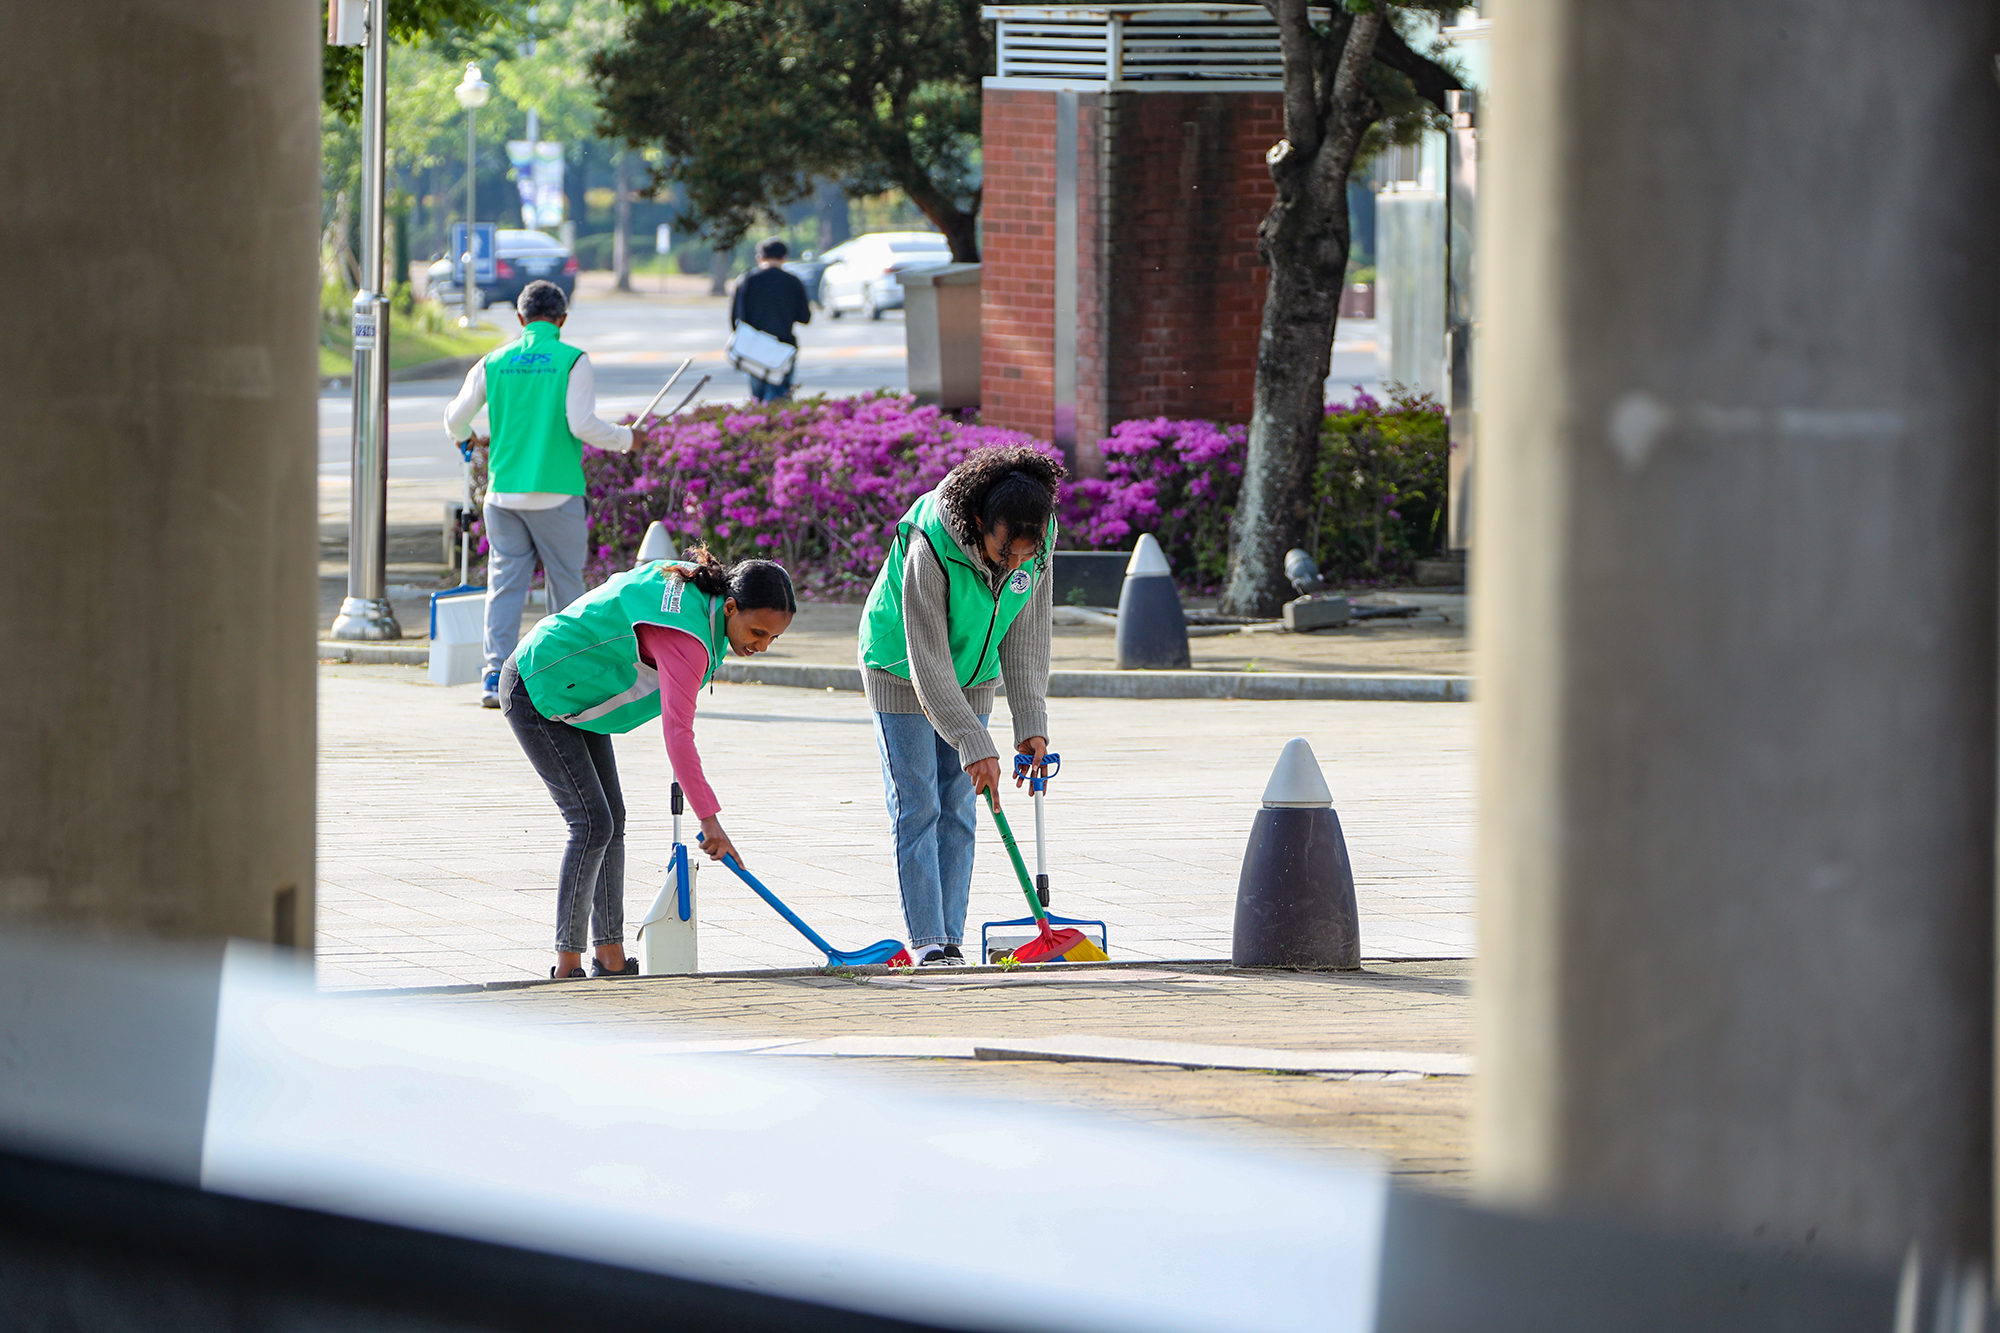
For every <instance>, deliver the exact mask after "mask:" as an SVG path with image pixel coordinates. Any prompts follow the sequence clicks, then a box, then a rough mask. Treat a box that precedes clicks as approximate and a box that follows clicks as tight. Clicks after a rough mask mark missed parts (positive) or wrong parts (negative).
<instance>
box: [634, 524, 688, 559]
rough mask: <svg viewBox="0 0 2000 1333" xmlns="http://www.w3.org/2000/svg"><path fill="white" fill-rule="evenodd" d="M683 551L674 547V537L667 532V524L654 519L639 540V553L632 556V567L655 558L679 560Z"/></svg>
mask: <svg viewBox="0 0 2000 1333" xmlns="http://www.w3.org/2000/svg"><path fill="white" fill-rule="evenodd" d="M680 558H681V553H680V552H679V551H677V550H675V549H674V539H673V538H672V537H671V536H669V535H668V534H667V525H666V524H664V523H662V522H660V521H659V520H658V519H654V520H653V522H652V523H651V524H650V525H648V526H647V528H646V535H645V536H644V537H643V538H641V539H640V541H639V554H638V555H636V556H634V557H633V558H632V568H634V569H637V568H638V567H639V566H641V565H643V564H647V563H649V562H651V561H654V560H678V559H680Z"/></svg>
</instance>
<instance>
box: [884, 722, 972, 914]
mask: <svg viewBox="0 0 2000 1333" xmlns="http://www.w3.org/2000/svg"><path fill="white" fill-rule="evenodd" d="M979 722H980V725H981V726H984V725H985V723H986V718H985V717H983V716H982V717H981V718H980V719H979ZM875 744H876V746H877V748H879V749H880V750H881V753H882V787H883V790H884V792H885V794H886V795H887V796H888V800H889V822H890V824H891V825H893V826H894V828H895V831H896V887H897V888H898V889H900V890H901V891H902V895H903V924H904V925H906V926H908V927H909V931H910V946H911V947H912V948H915V949H924V948H928V947H929V946H931V945H933V944H957V943H958V942H959V941H960V940H961V939H963V938H964V935H965V905H966V903H967V902H968V901H969V900H970V899H971V897H972V847H973V842H974V839H975V836H976V835H977V833H978V831H979V807H978V802H977V801H975V800H974V799H973V795H972V779H971V778H969V777H967V776H966V774H965V770H964V769H963V768H961V767H960V766H959V763H958V751H957V750H954V749H953V748H952V747H951V746H949V745H947V744H945V742H944V738H943V737H941V736H939V735H938V734H937V732H936V731H935V730H934V729H933V728H932V727H931V720H930V719H929V718H927V717H925V716H924V715H923V714H922V713H877V714H875Z"/></svg>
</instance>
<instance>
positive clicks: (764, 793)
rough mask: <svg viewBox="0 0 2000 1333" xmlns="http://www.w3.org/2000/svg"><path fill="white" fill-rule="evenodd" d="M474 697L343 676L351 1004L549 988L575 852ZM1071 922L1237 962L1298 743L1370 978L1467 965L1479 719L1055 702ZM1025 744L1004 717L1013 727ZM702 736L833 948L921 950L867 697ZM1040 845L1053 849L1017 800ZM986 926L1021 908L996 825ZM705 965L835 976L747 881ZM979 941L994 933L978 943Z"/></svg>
mask: <svg viewBox="0 0 2000 1333" xmlns="http://www.w3.org/2000/svg"><path fill="white" fill-rule="evenodd" d="M477 693H478V687H477V686H473V685H466V686H457V687H453V688H451V689H440V688H437V687H434V686H432V685H430V684H429V682H428V679H427V678H426V677H425V676H424V674H423V673H422V672H421V671H418V670H415V669H412V668H408V667H366V666H332V665H329V666H322V667H321V669H320V719H321V721H320V779H319V800H320V822H319V915H318V921H319V954H318V962H319V974H320V978H321V983H322V984H323V985H326V986H332V987H352V986H417V985H437V984H444V983H453V982H487V981H498V980H508V979H527V978H532V977H539V976H545V975H546V974H547V968H548V964H549V961H550V959H549V957H548V954H549V951H550V949H551V948H552V937H553V932H554V926H553V922H554V890H553V887H552V884H553V880H554V871H555V866H556V862H557V859H558V857H559V855H560V852H561V847H562V841H563V830H562V824H561V821H560V819H559V818H558V817H557V815H556V813H555V809H554V806H553V805H552V804H551V802H550V801H549V798H548V794H547V792H546V791H545V790H544V789H543V787H542V785H541V783H540V781H539V780H538V779H537V778H536V777H535V775H534V773H533V771H532V770H531V769H530V768H529V767H528V765H527V763H526V762H525V761H524V760H523V759H522V758H521V755H520V752H519V750H518V748H517V747H516V746H515V743H514V739H513V736H512V734H511V733H510V732H509V731H508V730H507V726H506V722H505V720H504V719H502V718H501V717H500V715H499V714H498V713H497V712H492V711H488V710H484V709H481V708H479V707H478V706H477V703H476V699H477ZM1050 715H1051V731H1052V733H1053V735H1052V737H1051V739H1052V740H1053V742H1054V744H1055V746H1056V748H1057V749H1058V750H1059V751H1061V752H1062V753H1063V755H1064V762H1065V770H1064V772H1063V774H1062V776H1061V777H1060V778H1059V779H1058V780H1057V782H1056V783H1055V785H1054V786H1053V787H1052V789H1051V791H1052V794H1051V796H1050V798H1049V806H1048V808H1049V816H1050V829H1049V854H1050V859H1051V865H1050V874H1051V877H1052V880H1053V882H1054V886H1055V894H1056V897H1055V903H1056V907H1057V910H1058V911H1060V912H1062V913H1063V914H1065V915H1070V916H1082V917H1092V918H1102V919H1104V920H1105V921H1107V922H1109V923H1110V930H1111V946H1112V956H1113V957H1114V958H1116V959H1120V960H1158V959H1190V958H1206V959H1219V958H1225V957H1227V955H1228V950H1229V936H1230V930H1231V925H1232V920H1233V914H1234V910H1235V894H1236V881H1237V876H1238V873H1239V871H1240V868H1241V863H1242V857H1243V850H1244V846H1245V842H1246V840H1247V837H1248V834H1249V828H1250V821H1251V819H1252V817H1253V816H1254V815H1255V813H1256V811H1257V808H1258V796H1259V794H1260V793H1261V792H1262V791H1263V788H1264V783H1265V781H1266V780H1267V779H1268V777H1269V774H1270V770H1271V766H1272V765H1273V764H1274V763H1275V762H1276V760H1277V755H1278V751H1279V749H1280V748H1281V747H1282V746H1283V744H1284V742H1285V741H1286V740H1288V739H1290V738H1291V737H1293V736H1300V735H1303V736H1305V737H1307V738H1308V739H1309V740H1311V741H1312V743H1313V747H1314V749H1315V751H1316V752H1317V753H1318V755H1319V758H1320V762H1321V765H1322V767H1323V768H1324V770H1325V772H1326V777H1327V781H1328V783H1329V784H1330V786H1331V787H1332V790H1333V793H1334V802H1335V806H1336V808H1337V809H1338V811H1339V812H1340V816H1341V821H1342V824H1343V826H1344V828H1345V830H1346V837H1347V843H1348V849H1349V852H1350V855H1351V856H1352V858H1353V864H1354V870H1355V879H1356V884H1357V891H1358V895H1359V900H1360V908H1361V928H1362V952H1363V956H1364V957H1368V958H1432V957H1468V956H1470V955H1471V953H1472V952H1473V945H1474V936H1473V926H1472V908H1473V903H1472V864H1471V855H1472V824H1473V810H1472V799H1471V791H1472V763H1471V758H1472V756H1471V723H1472V715H1471V711H1470V710H1469V709H1465V708H1457V707H1451V706H1449V705H1438V704H1412V703H1320V702H1311V703H1277V702H1253V701H1248V700H1220V701H1218V700H1199V699H1175V700H1145V701H1137V700H1116V699H1056V700H1052V701H1051V706H1050ZM994 728H995V730H996V732H997V733H999V734H1000V735H1001V736H1002V737H1003V738H1004V737H1006V736H1008V735H1011V730H1010V729H1009V723H1008V722H1007V720H1006V710H1005V706H1004V704H1003V705H1002V707H1001V709H1000V710H999V712H998V714H997V715H996V717H995V719H994ZM696 735H697V737H698V738H699V740H700V744H701V749H702V757H703V760H704V763H705V765H706V767H707V770H708V774H709V778H710V781H711V782H712V783H713V784H714V785H715V787H716V789H717V792H718V794H719V795H720V797H721V799H722V802H723V820H724V823H725V824H726V825H727V826H728V828H729V830H730V832H731V833H732V835H734V836H735V837H736V838H737V839H738V841H739V843H740V845H741V846H742V847H743V849H744V852H745V855H746V856H747V857H748V858H749V864H750V866H751V868H752V869H753V870H755V871H757V872H758V873H759V874H760V875H761V876H763V877H765V878H766V879H767V881H768V882H769V883H770V884H771V885H772V887H773V888H774V889H776V890H777V891H778V892H779V893H780V894H781V895H783V896H785V897H786V900H787V901H788V902H789V903H790V904H791V905H792V906H793V907H794V908H795V909H796V910H797V911H798V912H799V913H800V914H801V915H802V916H804V917H805V918H806V919H807V920H808V921H811V922H813V923H814V925H815V926H816V927H817V928H818V929H820V930H821V932H822V933H824V934H826V935H827V936H828V937H829V938H831V939H832V940H833V941H834V942H835V943H836V944H837V945H842V946H843V947H850V948H851V947H856V946H858V945H860V944H864V943H867V942H869V941H872V940H877V939H880V938H882V937H883V936H885V935H891V934H899V933H900V932H901V926H902V922H901V913H900V910H899V906H898V902H897V898H896V889H895V874H894V868H893V861H892V855H891V852H890V847H889V842H888V816H887V814H886V812H885V811H884V809H883V802H882V786H881V775H880V770H879V762H878V759H877V756H876V750H875V740H874V734H873V729H872V726H871V723H870V715H869V713H868V710H867V706H866V703H865V701H864V700H863V699H862V698H861V697H860V696H859V695H855V694H842V693H833V692H814V691H808V690H798V689H781V688H774V687H769V686H752V685H716V686H715V687H714V688H713V689H712V690H711V691H708V692H704V693H703V695H702V697H701V707H700V712H699V713H698V714H697V718H696ZM617 745H618V758H619V769H620V774H621V777H622V779H623V782H624V788H625V796H626V802H627V806H628V809H629V810H630V812H631V814H630V822H629V825H628V833H627V887H626V903H627V912H628V915H630V914H633V913H637V912H641V911H643V910H644V908H645V906H646V905H647V904H648V903H649V902H650V901H651V899H652V896H653V893H654V891H655V890H656V888H657V886H658V885H659V884H661V883H662V882H664V880H665V876H666V867H667V861H668V857H669V854H670V851H671V837H670V833H669V819H668V816H667V794H668V787H669V784H670V781H671V777H672V775H671V771H670V769H669V766H668V764H667V760H666V755H665V751H664V747H663V746H662V744H661V742H660V737H659V735H658V733H657V732H654V731H652V730H651V729H647V730H643V731H639V732H634V733H632V734H631V735H629V736H625V737H620V738H619V739H618V741H617ZM1009 796H1010V799H1008V801H1007V804H1008V805H1009V807H1010V814H1011V816H1012V818H1013V819H1014V821H1015V823H1016V827H1017V828H1019V829H1022V830H1023V831H1025V830H1027V829H1030V828H1032V822H1033V821H1032V815H1031V814H1030V813H1029V810H1030V807H1029V805H1028V803H1027V801H1026V800H1025V798H1024V797H1014V796H1013V795H1012V793H1011V792H1010V794H1009ZM981 839H982V842H981V847H980V861H979V864H978V868H977V870H976V872H975V879H974V888H973V899H972V908H971V912H970V916H969V925H970V926H971V927H972V930H973V931H976V929H977V926H978V923H980V922H981V921H986V920H995V919H1003V918H1009V917H1016V916H1019V915H1020V914H1021V911H1022V908H1023V904H1022V901H1021V896H1020V892H1019V890H1018V889H1017V888H1016V887H1015V885H1014V882H1013V878H1012V876H1011V874H1010V873H1008V872H1007V869H1006V862H1005V860H1004V857H1003V856H1002V854H1001V853H1000V851H999V848H998V844H997V841H996V839H995V838H994V836H993V834H992V831H991V829H990V828H986V827H982V830H981ZM699 895H700V916H701V922H702V927H701V929H702V934H701V957H702V966H703V967H704V969H705V970H709V971H723V970H733V969H739V968H768V967H798V966H805V965H812V964H816V963H817V962H819V961H820V960H819V959H818V958H817V957H816V956H815V955H813V954H812V952H811V951H810V950H809V949H807V948H806V947H805V945H804V942H803V941H802V940H801V939H799V937H798V936H797V935H796V934H795V933H794V932H793V931H792V930H791V928H790V927H789V926H787V925H786V924H785V923H784V922H783V921H781V920H780V919H779V918H778V917H777V916H776V915H775V914H773V913H772V912H771V911H769V909H767V908H766V907H765V906H764V904H762V903H761V902H759V901H758V900H757V899H756V898H755V897H754V896H752V895H751V893H750V892H749V890H748V889H747V888H745V887H744V886H743V885H742V884H740V883H738V882H737V881H735V880H734V879H733V878H732V877H731V876H729V875H728V873H727V872H726V871H714V870H707V871H704V872H703V874H702V876H701V880H700V886H699ZM972 938H975V939H976V938H977V937H976V934H973V935H972Z"/></svg>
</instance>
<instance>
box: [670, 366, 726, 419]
mask: <svg viewBox="0 0 2000 1333" xmlns="http://www.w3.org/2000/svg"><path fill="white" fill-rule="evenodd" d="M710 378H714V376H710V374H704V376H702V378H698V380H696V382H694V388H690V390H688V396H686V398H682V400H680V402H676V404H674V410H672V412H668V416H674V412H680V408H684V406H688V404H690V402H694V394H698V392H702V390H704V388H708V380H710ZM662 420H664V418H662Z"/></svg>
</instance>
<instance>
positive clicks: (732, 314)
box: [729, 236, 813, 402]
mask: <svg viewBox="0 0 2000 1333" xmlns="http://www.w3.org/2000/svg"><path fill="white" fill-rule="evenodd" d="M789 253H791V252H790V251H789V250H787V249H786V248H785V243H784V242H783V241H781V240H779V239H778V238H777V237H775V236H774V237H772V238H771V239H770V240H768V241H765V242H764V243H763V244H762V245H759V246H758V247H757V267H756V269H755V270H754V271H753V272H750V273H746V274H744V275H743V278H742V280H741V281H739V282H738V283H737V284H736V296H735V298H734V299H732V300H731V301H730V303H729V327H730V328H731V329H732V330H734V329H735V327H736V326H737V325H738V324H748V325H749V326H750V327H751V328H753V329H756V330H757V331H758V332H760V333H768V334H770V335H771V336H772V337H773V338H776V339H777V340H778V341H779V342H781V343H787V344H789V345H791V346H793V347H797V346H798V345H799V339H798V335H797V334H795V333H793V332H792V325H794V324H810V323H812V317H813V312H812V304H811V303H810V302H809V301H807V299H806V285H805V284H804V283H803V282H800V281H799V280H798V277H797V276H796V275H794V274H791V273H787V272H785V256H786V255H787V254H789ZM793 365H794V367H795V368H796V365H797V363H796V362H794V363H793ZM795 373H796V369H794V370H788V371H786V372H785V378H784V379H783V380H781V381H779V382H778V383H776V384H772V383H769V382H767V381H765V380H761V379H759V378H757V377H756V376H755V375H752V376H751V377H750V396H751V397H752V398H755V399H757V401H759V402H771V401H774V400H776V399H779V398H783V397H785V396H787V395H788V394H790V393H791V391H792V376H793V375H794V374H795Z"/></svg>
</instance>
